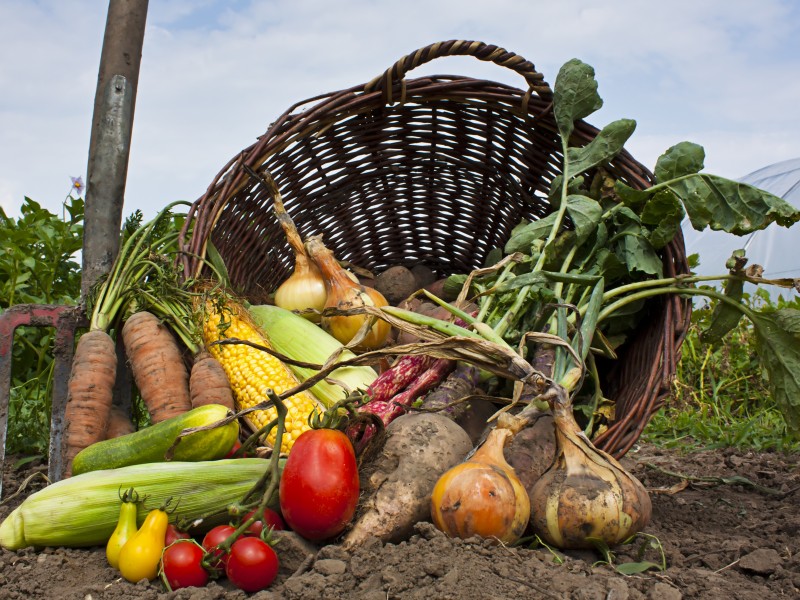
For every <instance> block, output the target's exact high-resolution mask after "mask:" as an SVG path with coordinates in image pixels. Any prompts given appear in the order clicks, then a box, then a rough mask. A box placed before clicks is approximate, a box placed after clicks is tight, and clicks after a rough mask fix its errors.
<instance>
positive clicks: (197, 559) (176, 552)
mask: <svg viewBox="0 0 800 600" xmlns="http://www.w3.org/2000/svg"><path fill="white" fill-rule="evenodd" d="M203 556H205V550H203V549H202V548H201V547H200V546H199V545H198V544H197V542H195V541H194V540H180V541H177V542H175V543H174V544H172V545H170V546H169V547H167V548H165V549H164V554H163V555H162V556H161V568H162V570H163V574H164V578H165V580H166V583H167V584H168V585H169V588H170V589H171V590H173V591H174V590H179V589H181V588H185V587H203V586H204V585H205V584H207V583H208V571H206V570H205V569H204V568H203V565H202V561H203Z"/></svg>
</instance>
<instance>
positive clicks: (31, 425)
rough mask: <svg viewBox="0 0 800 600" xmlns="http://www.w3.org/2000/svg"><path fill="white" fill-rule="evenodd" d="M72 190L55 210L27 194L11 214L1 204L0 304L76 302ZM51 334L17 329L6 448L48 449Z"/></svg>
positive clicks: (76, 228)
mask: <svg viewBox="0 0 800 600" xmlns="http://www.w3.org/2000/svg"><path fill="white" fill-rule="evenodd" d="M76 181H80V180H76ZM81 186H82V183H81ZM76 191H80V187H79V186H77V184H76V183H75V182H73V185H72V186H71V188H70V193H69V195H68V196H67V197H66V199H65V201H64V211H63V214H62V215H60V216H59V215H56V214H53V213H51V212H50V211H48V210H47V209H45V208H43V207H42V206H41V205H40V204H38V203H37V202H35V201H33V200H31V199H30V198H25V201H24V202H23V204H22V207H21V209H20V216H19V217H18V218H16V219H12V218H10V217H8V216H7V215H6V213H5V211H3V209H2V208H0V238H2V239H3V244H2V246H0V309H2V310H4V309H6V308H8V307H10V306H12V305H15V304H66V305H70V304H75V303H77V301H78V299H79V296H80V264H79V263H78V262H77V261H76V260H75V255H76V253H77V252H78V251H79V250H80V249H81V245H82V243H83V200H81V199H80V197H78V195H76V194H75V192H76ZM54 335H55V331H54V330H52V329H46V328H39V327H20V328H18V329H17V331H16V335H15V337H14V345H13V354H12V356H13V358H12V361H13V363H12V381H11V396H10V402H9V426H8V436H7V442H6V444H7V449H8V451H9V452H12V453H13V452H24V453H38V454H45V453H46V452H47V447H48V443H49V430H50V393H51V388H52V369H53V359H52V346H53V338H54Z"/></svg>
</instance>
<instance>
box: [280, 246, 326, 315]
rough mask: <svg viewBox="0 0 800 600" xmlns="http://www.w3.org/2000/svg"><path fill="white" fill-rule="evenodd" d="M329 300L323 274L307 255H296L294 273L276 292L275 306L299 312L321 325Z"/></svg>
mask: <svg viewBox="0 0 800 600" xmlns="http://www.w3.org/2000/svg"><path fill="white" fill-rule="evenodd" d="M327 298H328V292H327V291H326V289H325V280H324V279H323V278H322V273H320V272H319V269H318V268H317V266H316V265H315V264H314V263H312V262H310V261H309V260H308V257H307V256H305V254H302V255H301V254H296V255H295V266H294V271H293V272H292V274H291V275H290V276H289V277H288V278H287V279H286V280H285V281H284V282H283V283H282V284H281V285H280V286H279V287H278V289H277V291H276V292H275V305H276V306H279V307H280V308H283V309H286V310H293V311H297V312H299V313H300V315H301V316H303V317H305V318H306V319H308V320H309V321H313V322H314V323H319V321H320V313H321V312H322V309H324V308H325V300H327ZM310 309H311V310H310ZM304 311H309V312H304Z"/></svg>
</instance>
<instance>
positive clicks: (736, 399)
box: [642, 291, 800, 452]
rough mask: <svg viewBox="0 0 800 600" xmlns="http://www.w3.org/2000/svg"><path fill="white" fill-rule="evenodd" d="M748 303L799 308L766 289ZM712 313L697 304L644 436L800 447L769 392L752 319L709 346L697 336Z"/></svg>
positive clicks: (702, 444) (798, 302)
mask: <svg viewBox="0 0 800 600" xmlns="http://www.w3.org/2000/svg"><path fill="white" fill-rule="evenodd" d="M748 303H749V304H750V305H751V306H752V307H754V308H758V309H759V310H769V309H771V308H778V307H781V308H782V307H785V306H791V307H794V308H800V299H795V300H793V301H792V302H786V301H785V300H783V299H782V298H780V299H778V301H777V302H773V301H772V300H771V299H770V297H769V295H768V294H766V293H765V292H764V291H758V292H756V293H755V294H754V295H753V296H751V297H749V298H748ZM710 315H711V310H710V309H709V308H708V307H696V308H695V311H694V313H693V315H692V324H691V328H690V330H689V333H688V335H687V337H686V341H685V342H684V345H683V347H682V358H681V361H680V363H679V365H678V369H677V373H676V378H675V382H674V384H673V394H672V398H671V399H670V400H669V401H668V403H667V406H666V407H665V408H664V409H662V410H660V411H659V412H658V413H656V414H655V415H654V416H653V418H652V419H651V421H650V423H649V424H648V425H647V428H646V429H645V431H644V433H643V434H642V440H643V441H647V442H650V443H653V444H656V445H660V446H665V447H671V448H676V447H679V448H684V449H688V450H693V449H704V448H705V449H714V448H731V447H732V448H738V449H751V450H758V451H780V452H797V451H800V440H798V439H796V438H795V437H794V436H793V435H792V434H791V432H790V431H789V430H788V429H787V427H786V422H785V420H784V418H783V415H782V414H781V412H780V410H779V409H778V407H777V406H776V404H775V402H774V401H773V400H772V398H771V397H770V393H769V388H768V381H767V379H766V376H765V374H764V373H763V372H762V370H761V367H760V366H759V363H758V360H757V348H756V344H755V336H754V334H753V330H752V326H751V325H750V322H749V321H748V320H747V319H742V320H741V321H740V322H739V324H738V326H737V327H736V328H735V329H734V330H733V331H731V333H730V334H728V336H726V338H725V339H724V340H723V342H722V343H721V344H719V345H718V346H715V347H712V346H709V345H707V344H704V343H703V342H702V338H701V332H702V331H703V329H704V328H705V327H706V326H707V325H708V322H709V318H710Z"/></svg>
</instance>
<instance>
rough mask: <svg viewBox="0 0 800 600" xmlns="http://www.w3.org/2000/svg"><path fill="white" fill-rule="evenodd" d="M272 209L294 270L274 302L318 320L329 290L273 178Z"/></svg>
mask: <svg viewBox="0 0 800 600" xmlns="http://www.w3.org/2000/svg"><path fill="white" fill-rule="evenodd" d="M270 187H271V192H272V195H273V198H272V199H273V209H274V210H275V216H276V217H277V218H278V222H279V223H280V225H281V227H282V228H283V232H284V233H285V234H286V241H287V242H289V245H290V246H291V247H292V250H293V251H294V260H295V264H294V271H292V274H291V275H290V276H289V277H288V278H287V279H286V280H285V281H284V282H283V283H282V284H281V285H280V286H279V287H278V289H277V290H276V291H275V305H276V306H279V307H280V308H284V309H286V310H292V311H296V312H298V313H299V314H300V316H302V317H305V318H306V319H308V320H309V321H313V322H314V323H319V321H320V312H322V309H323V308H325V300H326V299H327V297H328V292H327V291H326V288H325V280H324V279H323V278H322V273H320V270H319V268H318V267H317V265H315V264H314V263H313V262H311V260H309V258H308V255H307V254H306V250H305V247H304V246H303V239H302V238H301V237H300V233H299V232H298V231H297V227H295V224H294V221H292V218H291V217H290V216H289V214H288V213H287V212H286V209H285V208H284V207H283V199H282V198H281V195H280V192H278V189H277V186H275V184H274V182H272V186H270Z"/></svg>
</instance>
